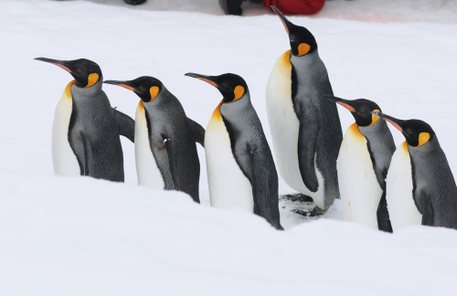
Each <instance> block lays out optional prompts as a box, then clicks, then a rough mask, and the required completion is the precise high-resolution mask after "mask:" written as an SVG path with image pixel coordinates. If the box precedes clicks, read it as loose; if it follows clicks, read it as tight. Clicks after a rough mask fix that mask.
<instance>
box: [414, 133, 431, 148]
mask: <svg viewBox="0 0 457 296" xmlns="http://www.w3.org/2000/svg"><path fill="white" fill-rule="evenodd" d="M429 140H430V134H429V133H426V132H422V133H420V134H419V145H417V147H419V146H422V145H424V144H426V143H427V142H428V141H429Z"/></svg>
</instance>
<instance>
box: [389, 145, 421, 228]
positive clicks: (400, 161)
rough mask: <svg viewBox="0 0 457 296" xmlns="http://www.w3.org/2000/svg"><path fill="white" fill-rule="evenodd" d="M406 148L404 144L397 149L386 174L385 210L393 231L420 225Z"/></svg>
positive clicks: (409, 160)
mask: <svg viewBox="0 0 457 296" xmlns="http://www.w3.org/2000/svg"><path fill="white" fill-rule="evenodd" d="M407 147H408V146H407V143H406V142H404V143H403V144H402V145H400V146H399V147H398V148H397V150H396V151H395V153H394V155H393V156H392V160H391V162H390V167H389V171H388V172H387V179H386V183H387V184H386V186H387V208H388V210H389V217H390V222H391V223H392V229H393V231H398V230H400V229H402V228H404V227H408V226H412V225H421V223H422V214H421V213H420V212H419V210H418V209H417V207H416V204H415V203H414V198H413V179H412V172H411V171H412V170H411V158H410V156H409V152H408V148H407Z"/></svg>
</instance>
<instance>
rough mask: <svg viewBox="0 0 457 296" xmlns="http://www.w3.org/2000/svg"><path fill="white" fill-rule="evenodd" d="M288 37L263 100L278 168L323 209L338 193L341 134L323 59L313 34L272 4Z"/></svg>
mask: <svg viewBox="0 0 457 296" xmlns="http://www.w3.org/2000/svg"><path fill="white" fill-rule="evenodd" d="M272 9H273V11H274V12H275V13H276V14H277V15H278V16H279V17H280V18H281V20H282V22H283V24H284V27H285V28H286V31H287V33H288V34H289V39H290V48H291V49H290V50H288V51H286V52H285V53H284V54H283V55H282V56H281V57H279V59H278V60H277V61H276V64H275V66H274V68H273V71H272V72H271V75H270V79H269V81H268V85H267V93H266V101H267V111H268V120H269V124H270V130H271V135H272V139H273V151H274V153H275V158H276V162H277V164H278V170H279V173H280V175H281V177H282V178H283V180H284V181H285V182H286V183H287V184H288V185H289V186H290V187H292V188H293V189H295V190H297V191H298V192H301V193H303V194H305V195H309V196H310V197H312V198H313V200H314V202H315V203H316V205H317V207H318V208H320V210H322V211H324V212H325V211H326V210H327V209H328V207H329V206H330V205H331V204H332V203H333V201H334V199H335V198H338V197H339V190H338V179H337V172H336V159H337V157H338V151H339V149H340V145H341V141H342V138H343V135H342V131H341V124H340V119H339V116H338V110H337V108H336V104H335V102H332V101H330V100H327V99H325V98H324V96H326V95H330V96H332V95H333V91H332V87H331V85H330V81H329V78H328V75H327V70H326V68H325V65H324V63H323V62H322V60H321V59H320V58H319V54H318V52H317V44H316V40H315V39H314V36H313V34H311V32H310V31H308V30H307V29H306V28H304V27H300V26H296V25H294V24H292V23H291V22H289V21H288V20H287V19H286V18H285V17H284V16H283V15H282V14H281V13H280V12H279V11H278V10H277V9H276V8H275V7H272Z"/></svg>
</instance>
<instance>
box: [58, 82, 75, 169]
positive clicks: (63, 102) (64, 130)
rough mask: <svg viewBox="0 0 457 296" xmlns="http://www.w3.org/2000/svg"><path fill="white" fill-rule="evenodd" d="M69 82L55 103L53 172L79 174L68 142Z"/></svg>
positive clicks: (70, 103) (70, 111)
mask: <svg viewBox="0 0 457 296" xmlns="http://www.w3.org/2000/svg"><path fill="white" fill-rule="evenodd" d="M73 83H74V82H70V83H69V84H68V85H67V87H66V88H65V91H64V93H63V95H62V98H61V99H60V101H59V103H58V104H57V107H56V110H55V113H54V122H53V126H52V162H53V166H54V173H55V174H56V175H61V176H79V175H80V174H81V169H80V167H79V163H78V159H77V158H76V155H75V153H74V152H73V149H72V148H71V146H70V142H69V140H68V139H69V132H70V130H69V128H70V120H71V113H72V108H73V106H72V98H71V92H70V88H71V85H72V84H73Z"/></svg>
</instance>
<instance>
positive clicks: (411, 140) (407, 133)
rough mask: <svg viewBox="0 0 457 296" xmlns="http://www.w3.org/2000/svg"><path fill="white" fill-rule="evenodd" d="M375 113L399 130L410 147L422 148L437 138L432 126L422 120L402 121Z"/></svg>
mask: <svg viewBox="0 0 457 296" xmlns="http://www.w3.org/2000/svg"><path fill="white" fill-rule="evenodd" d="M373 113H374V114H376V115H378V116H379V117H381V118H383V119H385V120H386V121H388V122H389V123H391V124H392V125H393V126H394V127H395V128H396V129H398V130H399V131H400V132H401V133H402V134H403V136H404V137H405V139H406V142H407V143H408V145H410V146H413V147H420V146H422V145H424V144H426V143H428V142H429V141H430V140H432V139H433V138H434V137H435V132H434V131H433V129H432V128H431V127H430V125H428V124H427V123H426V122H424V121H422V120H417V119H411V120H400V119H397V118H394V117H392V116H389V115H387V114H384V113H381V112H377V111H374V112H373Z"/></svg>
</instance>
